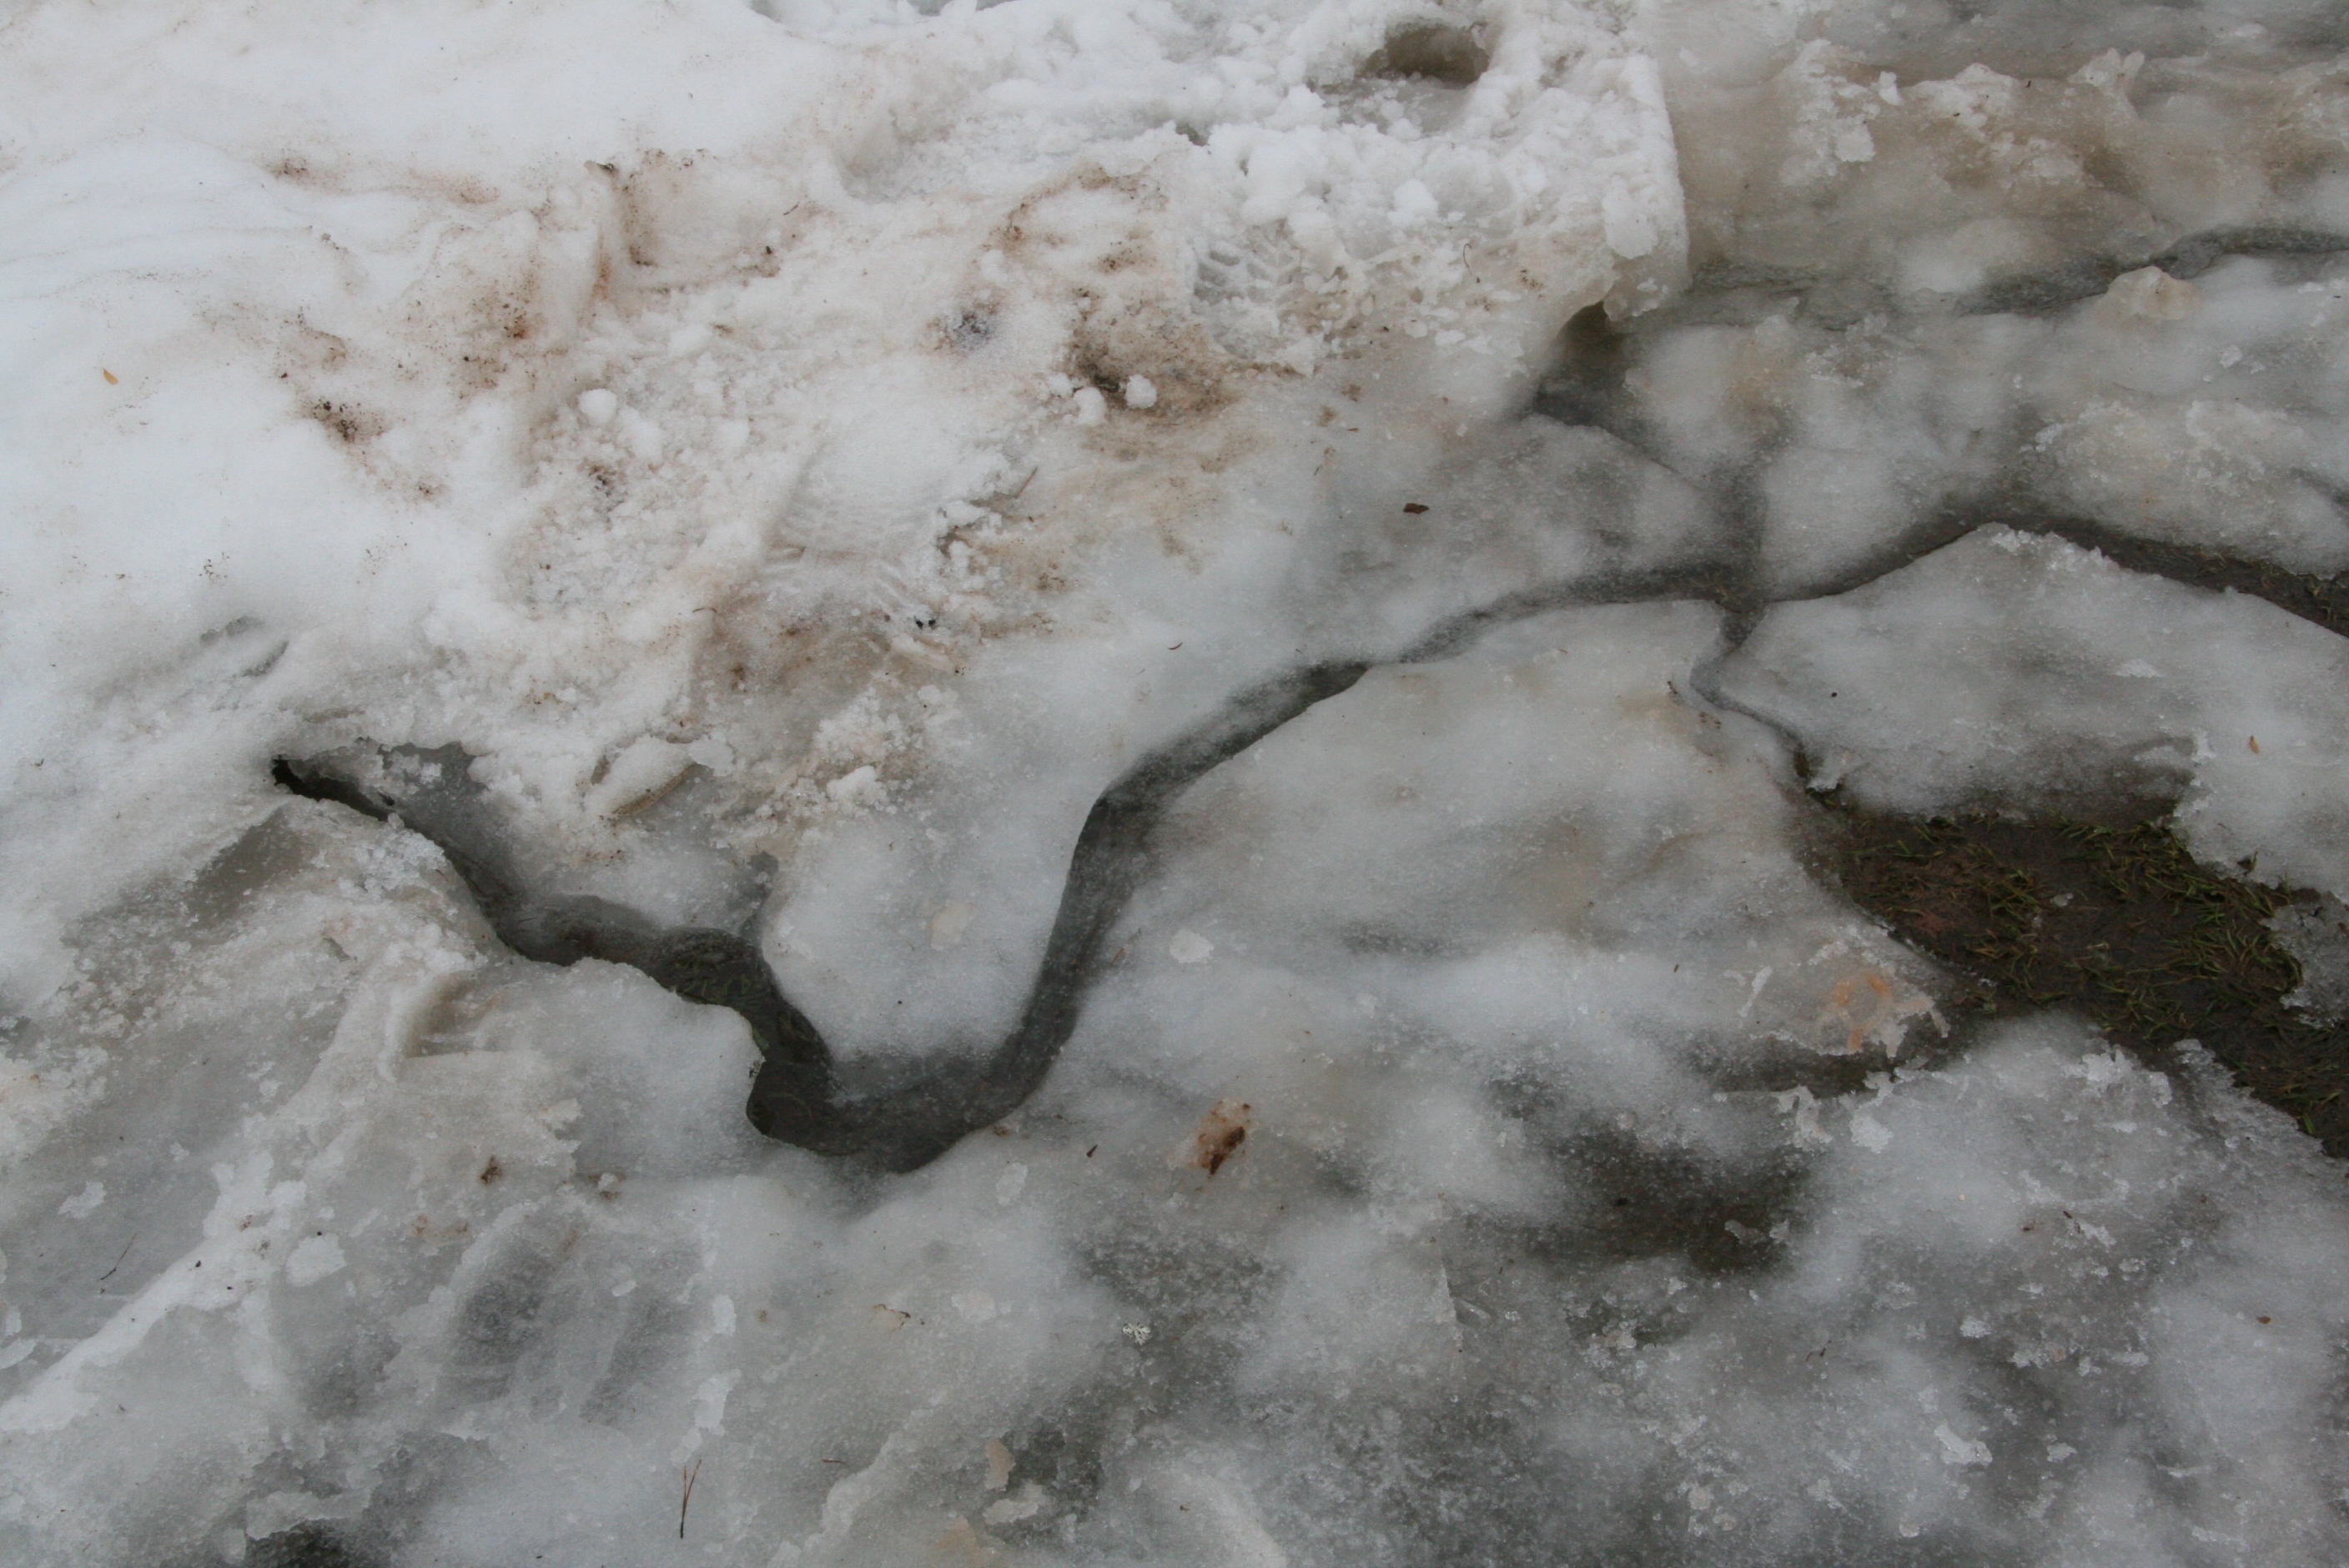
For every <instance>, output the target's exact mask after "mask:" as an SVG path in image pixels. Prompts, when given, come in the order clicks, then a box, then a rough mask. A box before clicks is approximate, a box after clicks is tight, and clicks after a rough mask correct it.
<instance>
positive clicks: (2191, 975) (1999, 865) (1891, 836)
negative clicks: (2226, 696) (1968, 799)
mask: <svg viewBox="0 0 2349 1568" xmlns="http://www.w3.org/2000/svg"><path fill="white" fill-rule="evenodd" d="M1840 815H1841V816H1842V817H1843V819H1844V826H1845V832H1844V833H1843V834H1842V835H1841V841H1840V842H1839V843H1838V844H1837V849H1836V852H1835V861H1836V864H1835V870H1836V872H1837V875H1838V877H1839V878H1840V880H1841V881H1842V882H1843V884H1844V887H1845V889H1846V891H1847V892H1849V893H1850V895H1851V896H1852V898H1853V899H1854V900H1855V901H1856V902H1857V903H1859V904H1860V905H1861V906H1863V907H1864V908H1866V909H1868V911H1869V912H1870V913H1873V914H1875V915H1876V916H1877V917H1878V919H1880V920H1883V921H1884V922H1885V923H1888V924H1889V925H1890V926H1891V927H1892V928H1893V930H1894V931H1895V932H1897V933H1898V934H1899V935H1900V937H1901V938H1902V939H1903V940H1904V941H1906V942H1908V943H1909V944H1911V945H1912V946H1915V947H1917V948H1919V949H1920V950H1922V951H1924V952H1926V953H1929V954H1932V955H1933V956H1934V957H1936V958H1939V959H1940V960H1941V961H1942V962H1943V963H1945V964H1948V965H1951V967H1952V968H1954V969H1956V970H1958V971H1959V972H1960V973H1961V974H1962V975H1967V976H1969V977H1970V979H1971V985H1970V988H1969V990H1968V992H1967V993H1966V994H1965V995H1961V996H1960V997H1958V998H1955V1001H1956V1002H1957V1005H1958V1006H1961V1007H1969V1008H1971V1009H1974V1010H1978V1011H1981V1012H1986V1013H1998V1012H2019V1011H2024V1010H2028V1009H2032V1008H2036V1007H2051V1006H2060V1007H2068V1008H2070V1009H2073V1010H2074V1011H2075V1012H2078V1013H2081V1014H2084V1015H2085V1016H2087V1017H2088V1018H2089V1019H2091V1020H2092V1021H2094V1022H2095V1024H2096V1025H2098V1026H2100V1027H2102V1028H2103V1029H2104V1031H2105V1032H2106V1035H2107V1036H2108V1037H2111V1038H2112V1039H2113V1040H2115V1041H2116V1042H2118V1043H2120V1044H2122V1045H2125V1046H2127V1047H2131V1048H2133V1049H2135V1050H2136V1051H2137V1052H2138V1053H2139V1054H2140V1055H2143V1056H2146V1057H2150V1058H2152V1059H2155V1060H2157V1061H2158V1060H2159V1059H2160V1058H2161V1057H2164V1056H2165V1055H2167V1054H2168V1049H2169V1047H2172V1046H2174V1045H2175V1044H2176V1042H2178V1040H2180V1039H2185V1038H2189V1037H2190V1038H2193V1039H2198V1040H2199V1041H2201V1042H2202V1044H2203V1045H2204V1046H2205V1047H2208V1048H2209V1050H2210V1052H2211V1053H2212V1054H2213V1055H2215V1056H2216V1057H2218V1058H2219V1059H2220V1061H2222V1062H2224V1063H2225V1064H2226V1065H2227V1066H2228V1067H2229V1068H2230V1069H2232V1071H2233V1072H2234V1075H2235V1078H2236V1081H2237V1082H2238V1083H2240V1084H2241V1085H2242V1086H2243V1088H2246V1089H2247V1090H2249V1091H2250V1092H2251V1094H2253V1095H2255V1096H2257V1097H2258V1098H2259V1099H2262V1100H2264V1101H2266V1102H2267V1103H2268V1104H2270V1105H2272V1106H2275V1107H2277V1108H2278V1109H2282V1111H2284V1112H2285V1113H2286V1114H2287V1115H2290V1116H2292V1118H2293V1119H2296V1120H2297V1121H2299V1123H2300V1125H2301V1127H2302V1129H2303V1130H2305V1131H2306V1132H2308V1134H2309V1135H2310V1136H2311V1137H2313V1138H2315V1139H2318V1140H2321V1141H2322V1142H2323V1145H2324V1149H2325V1151H2326V1152H2327V1153H2330V1154H2333V1155H2335V1156H2342V1155H2349V1029H2343V1028H2339V1027H2333V1026H2321V1025H2316V1024H2312V1023H2311V1022H2310V1021H2309V1019H2308V1017H2307V1016H2306V1015H2304V1014H2302V1013H2301V1012H2299V1011H2297V1010H2295V1009H2293V1008H2292V1007H2289V1006H2285V1004H2284V1001H2283V997H2284V995H2285V994H2286V993H2288V992H2290V991H2292V990H2293V989H2294V988H2295V987H2296V986H2298V985H2299V984H2300V978H2301V976H2300V965H2299V964H2298V962H2297V961H2296V960H2294V959H2293V957H2292V954H2290V953H2288V952H2286V951H2285V950H2284V948H2283V946H2282V944H2280V943H2279V942H2278V941H2277V940H2276V938H2275V936H2274V934H2272V933H2271V931H2270V930H2269V929H2268V921H2269V918H2270V917H2271V915H2273V914H2274V913H2275V912H2276V911H2277V910H2278V909H2280V908H2282V907H2283V906H2284V905H2285V904H2287V903H2292V900H2293V895H2292V893H2291V892H2288V891H2285V890H2281V889H2277V888H2271V887H2263V886H2261V885H2260V884H2258V883H2256V882H2248V881H2244V880H2241V879H2240V878H2237V877H2232V876H2229V875H2226V874H2224V873H2222V872H2218V871H2215V870H2213V869H2212V868H2211V867H2209V866H2206V865H2204V864H2202V863H2201V862H2200V861H2197V860H2195V859H2194V857H2193V855H2192V854H2191V853H2189V851H2188V850H2187V848H2186V846H2185V845H2184V844H2183V843H2182V842H2180V841H2178V837H2177V836H2176V835H2175V834H2174V833H2172V832H2171V831H2170V830H2169V829H2168V826H2167V824H2166V823H2164V822H2162V821H2159V820H2137V821H2131V822H2123V823H2120V824H2118V825H2114V824H2106V823H2097V822H2091V821H2085V820H2078V819H2075V818H2068V817H2042V818H2037V819H2033V820H2001V819H1997V818H1992V817H1985V816H1966V817H1957V818H1935V819H1932V820H1929V821H1916V820H1909V819H1903V818H1889V817H1880V816H1875V815H1872V814H1869V813H1866V812H1861V811H1857V810H1850V809H1846V810H1844V811H1843V812H1842V813H1840Z"/></svg>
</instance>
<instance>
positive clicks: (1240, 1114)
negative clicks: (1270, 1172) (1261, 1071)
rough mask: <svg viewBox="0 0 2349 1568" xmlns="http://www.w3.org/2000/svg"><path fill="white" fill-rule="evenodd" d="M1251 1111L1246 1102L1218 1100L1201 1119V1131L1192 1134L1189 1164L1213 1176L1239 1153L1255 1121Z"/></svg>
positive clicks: (1199, 1128)
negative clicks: (1225, 1162)
mask: <svg viewBox="0 0 2349 1568" xmlns="http://www.w3.org/2000/svg"><path fill="white" fill-rule="evenodd" d="M1253 1121H1254V1115H1253V1112H1252V1108H1250V1107H1249V1106H1248V1105H1247V1103H1246V1102H1245V1101H1242V1100H1237V1099H1219V1100H1217V1101H1216V1103H1215V1104H1214V1105H1213V1106H1212V1107H1210V1108H1209V1109H1208V1111H1207V1114H1206V1115H1205V1116H1203V1117H1201V1118H1200V1119H1199V1127H1198V1130H1196V1131H1195V1132H1194V1133H1192V1134H1191V1158H1190V1163H1191V1164H1192V1165H1194V1166H1195V1167H1197V1168H1198V1169H1199V1170H1202V1171H1206V1173H1207V1174H1208V1175H1210V1176H1213V1175H1214V1174H1215V1173H1216V1171H1221V1170H1222V1169H1223V1168H1224V1161H1226V1160H1229V1159H1230V1158H1231V1157H1232V1156H1233V1155H1235V1154H1237V1153H1238V1152H1239V1151H1240V1145H1241V1144H1243V1143H1246V1142H1247V1135H1248V1128H1249V1126H1250V1125H1251V1124H1252V1123H1253Z"/></svg>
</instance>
